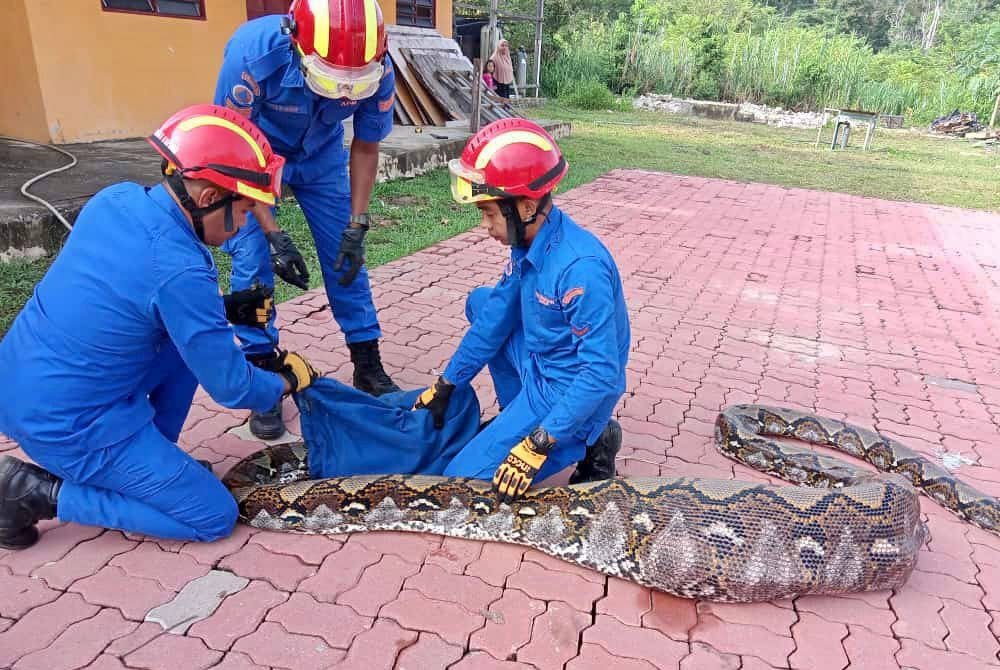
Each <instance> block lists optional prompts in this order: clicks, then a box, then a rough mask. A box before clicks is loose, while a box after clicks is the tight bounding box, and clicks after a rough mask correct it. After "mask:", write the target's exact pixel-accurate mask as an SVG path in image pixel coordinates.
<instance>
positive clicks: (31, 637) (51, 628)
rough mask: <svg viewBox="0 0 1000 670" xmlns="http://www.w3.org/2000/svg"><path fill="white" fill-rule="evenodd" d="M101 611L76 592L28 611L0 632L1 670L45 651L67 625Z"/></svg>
mask: <svg viewBox="0 0 1000 670" xmlns="http://www.w3.org/2000/svg"><path fill="white" fill-rule="evenodd" d="M99 610H100V608H99V607H97V606H96V605H92V604H90V603H88V602H85V601H84V600H83V598H81V597H80V595H79V594H77V593H65V594H63V595H61V596H60V597H59V598H58V599H56V600H53V601H52V602H51V603H47V604H45V605H41V606H39V607H36V608H35V609H33V610H31V611H30V612H28V613H27V614H25V615H24V616H23V617H21V618H20V619H18V621H17V623H15V624H14V625H13V626H11V627H10V628H8V629H7V630H5V631H4V632H3V633H0V668H4V667H8V666H10V665H12V664H13V663H14V661H16V660H17V659H19V658H21V657H22V656H24V655H26V654H30V653H31V652H33V651H38V650H39V649H45V648H46V647H47V646H48V645H50V644H51V643H52V641H53V640H55V639H56V638H57V637H59V635H60V634H61V633H62V632H63V631H64V630H65V629H66V628H68V627H69V626H71V625H73V624H75V623H76V622H78V621H83V620H84V619H89V618H90V617H92V616H94V615H95V614H97V612H98V611H99Z"/></svg>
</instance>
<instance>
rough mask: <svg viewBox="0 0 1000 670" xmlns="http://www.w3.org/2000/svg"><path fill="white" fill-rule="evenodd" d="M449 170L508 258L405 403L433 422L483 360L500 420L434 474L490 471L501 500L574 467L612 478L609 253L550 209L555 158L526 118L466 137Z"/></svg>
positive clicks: (615, 368)
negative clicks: (454, 342)
mask: <svg viewBox="0 0 1000 670" xmlns="http://www.w3.org/2000/svg"><path fill="white" fill-rule="evenodd" d="M449 170H450V172H451V187H452V195H453V197H454V198H455V200H456V201H458V202H459V203H475V204H476V207H478V208H479V211H480V212H481V213H482V223H483V227H485V228H486V230H487V231H488V232H489V234H490V236H491V237H493V238H494V239H496V240H497V241H499V242H501V243H503V244H506V245H509V246H510V247H511V256H510V261H509V262H508V263H507V267H506V269H505V270H504V273H503V276H502V277H501V278H500V281H499V282H498V283H497V285H496V286H495V287H494V288H485V287H484V288H478V289H476V290H474V291H473V292H472V293H471V294H470V295H469V298H468V301H467V302H466V315H467V316H468V318H469V321H470V322H471V323H472V326H471V328H470V329H469V331H468V332H467V333H466V335H465V337H464V338H463V339H462V342H461V344H460V345H459V347H458V350H457V351H456V352H455V355H454V356H453V357H452V359H451V362H450V363H449V364H448V367H447V368H446V369H445V371H444V374H443V375H442V376H441V377H439V378H438V379H437V381H436V382H435V383H434V385H433V386H432V387H431V388H429V389H427V390H426V391H425V392H424V393H422V394H421V395H420V396H419V397H418V399H417V401H416V404H415V405H414V409H415V410H417V409H426V410H429V411H430V412H431V413H432V414H433V415H434V419H435V422H436V423H437V424H440V423H441V422H442V421H443V420H444V410H445V408H446V407H447V404H448V399H449V397H450V395H451V393H452V392H453V390H454V389H455V387H456V386H460V385H463V384H468V383H469V382H470V381H471V380H472V378H473V377H475V376H476V374H477V373H478V372H479V371H480V370H481V369H482V367H483V365H487V364H488V365H489V369H490V374H491V375H492V377H493V385H494V387H495V389H496V393H497V399H498V401H499V404H500V408H501V412H500V415H499V416H497V417H496V419H494V420H493V421H492V422H490V423H489V424H488V425H487V426H485V427H484V429H483V430H482V432H480V433H479V434H478V435H477V436H476V437H475V438H473V439H472V441H470V442H469V443H468V444H467V445H466V446H465V447H464V448H463V449H462V451H461V452H459V454H458V455H457V456H456V457H455V458H454V459H453V460H452V461H451V462H450V463H449V464H448V466H447V468H446V469H445V472H444V474H445V475H446V476H456V477H475V478H480V479H489V478H492V479H493V485H494V488H495V489H496V491H497V494H498V497H499V498H500V500H501V501H510V500H512V499H514V498H517V497H519V496H520V495H522V494H523V493H524V491H525V490H527V488H528V487H529V486H530V484H531V482H532V481H533V480H535V479H538V480H541V479H544V478H546V477H548V476H549V475H552V474H555V473H556V472H558V471H560V470H562V469H563V468H566V467H568V466H569V465H571V464H573V463H576V462H578V465H577V467H576V470H575V471H574V473H573V475H572V476H571V478H570V483H574V484H575V483H582V482H588V481H597V480H600V479H607V478H610V477H613V476H614V475H615V466H614V462H615V456H616V454H617V452H618V450H619V448H620V447H621V427H620V426H619V425H618V423H617V422H616V421H614V420H612V419H611V413H612V411H613V410H614V407H615V405H616V403H617V402H618V399H619V398H620V397H621V395H622V393H623V392H624V391H625V365H626V362H627V360H628V351H629V347H630V339H631V334H630V329H629V322H628V312H627V310H626V307H625V299H624V297H623V293H622V284H621V278H620V277H619V274H618V268H617V266H616V265H615V262H614V260H613V259H612V257H611V254H610V253H609V252H608V250H607V249H606V248H605V247H604V245H602V244H601V242H600V241H599V240H598V239H597V238H596V237H595V236H594V235H592V234H591V233H589V232H587V231H586V230H584V229H582V228H580V226H578V225H577V224H575V223H574V222H573V221H572V220H571V219H570V218H569V217H568V216H566V215H565V214H563V213H562V212H561V211H560V210H559V208H558V207H556V206H555V205H553V204H552V191H553V189H554V188H555V187H556V185H557V184H558V183H559V182H560V181H561V180H562V178H563V177H564V176H565V174H566V171H567V165H566V160H565V159H564V158H563V156H562V153H561V152H560V151H559V148H558V147H557V146H556V144H555V142H554V141H553V140H552V138H551V137H550V136H549V135H548V133H546V132H545V130H543V129H542V128H541V127H540V126H538V125H537V124H535V123H533V122H531V121H528V120H525V119H504V120H501V121H496V122H494V123H492V124H490V125H488V126H486V127H484V128H483V129H482V130H480V131H479V132H478V133H476V135H475V136H473V137H472V139H470V140H469V143H468V144H467V145H466V147H465V150H464V151H463V152H462V156H461V158H458V159H455V160H453V161H451V163H450V164H449Z"/></svg>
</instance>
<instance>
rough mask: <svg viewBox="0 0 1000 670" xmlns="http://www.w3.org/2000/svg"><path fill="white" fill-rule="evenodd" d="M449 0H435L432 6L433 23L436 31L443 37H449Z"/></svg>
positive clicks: (450, 9)
mask: <svg viewBox="0 0 1000 670" xmlns="http://www.w3.org/2000/svg"><path fill="white" fill-rule="evenodd" d="M451 11H452V5H451V0H437V2H436V3H435V6H434V12H435V16H434V24H435V25H436V27H437V31H438V32H439V33H441V34H442V35H444V36H445V37H451V24H452V19H451Z"/></svg>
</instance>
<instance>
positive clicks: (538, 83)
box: [535, 0, 545, 97]
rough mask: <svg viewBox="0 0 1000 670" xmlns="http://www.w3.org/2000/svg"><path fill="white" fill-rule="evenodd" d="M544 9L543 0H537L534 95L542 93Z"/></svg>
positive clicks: (538, 95)
mask: <svg viewBox="0 0 1000 670" xmlns="http://www.w3.org/2000/svg"><path fill="white" fill-rule="evenodd" d="M544 11H545V0H538V7H537V10H536V12H535V96H536V97H541V95H542V14H543V12H544Z"/></svg>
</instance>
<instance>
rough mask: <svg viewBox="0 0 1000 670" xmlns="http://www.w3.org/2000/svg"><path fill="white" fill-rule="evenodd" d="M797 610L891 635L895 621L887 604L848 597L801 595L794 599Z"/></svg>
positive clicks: (879, 633)
mask: <svg viewBox="0 0 1000 670" xmlns="http://www.w3.org/2000/svg"><path fill="white" fill-rule="evenodd" d="M795 607H796V609H797V610H798V611H799V612H811V613H812V614H815V615H817V616H820V617H822V618H823V619H826V620H827V621H836V622H839V623H843V624H851V627H852V628H854V627H856V626H862V627H864V628H867V629H868V630H869V631H871V632H872V633H875V634H878V635H886V636H890V637H891V636H892V624H893V623H894V622H895V621H896V615H895V614H893V612H892V610H891V609H890V608H889V606H888V604H886V605H885V607H876V606H874V605H872V604H870V603H867V602H865V601H862V600H859V599H857V598H850V597H846V596H844V597H836V596H803V597H801V598H798V599H797V600H796V601H795Z"/></svg>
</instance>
